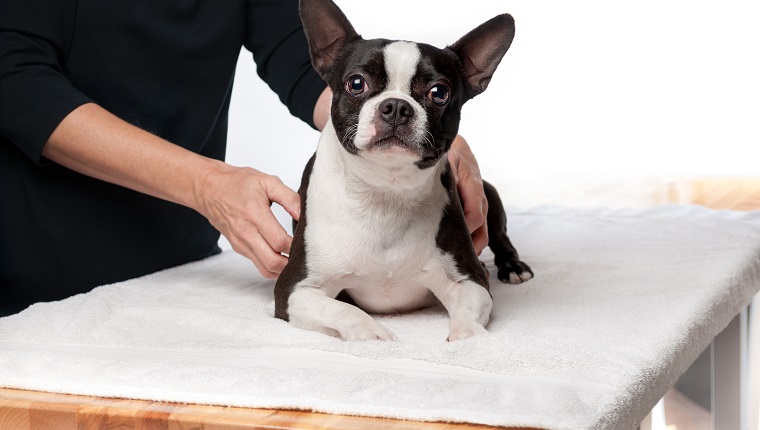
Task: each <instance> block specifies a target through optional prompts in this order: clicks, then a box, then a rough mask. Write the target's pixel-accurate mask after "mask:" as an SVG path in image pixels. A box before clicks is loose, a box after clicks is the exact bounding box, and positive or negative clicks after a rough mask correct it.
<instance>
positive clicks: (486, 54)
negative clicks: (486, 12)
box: [449, 13, 515, 98]
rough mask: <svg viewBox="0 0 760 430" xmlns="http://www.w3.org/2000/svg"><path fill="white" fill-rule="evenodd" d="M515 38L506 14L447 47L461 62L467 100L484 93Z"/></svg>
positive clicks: (509, 19) (510, 20) (513, 28)
mask: <svg viewBox="0 0 760 430" xmlns="http://www.w3.org/2000/svg"><path fill="white" fill-rule="evenodd" d="M514 37H515V20H514V19H513V18H512V16H511V15H509V14H506V13H505V14H502V15H499V16H497V17H494V18H491V19H490V20H488V21H486V22H485V23H483V24H481V25H480V26H478V27H477V28H476V29H474V30H472V31H471V32H469V33H467V34H466V35H465V36H464V37H462V38H461V39H459V40H458V41H456V43H454V44H453V45H451V46H449V49H451V50H452V51H454V52H455V53H456V54H457V56H459V60H460V61H461V62H462V67H463V72H464V77H465V80H466V82H465V83H466V84H467V87H468V90H469V91H468V93H469V94H468V96H469V97H468V98H472V97H475V96H476V95H478V94H480V93H482V92H483V91H485V90H486V88H487V87H488V83H489V82H490V81H491V77H492V76H493V74H494V72H495V71H496V67H497V66H498V65H499V63H500V62H501V59H502V58H503V57H504V54H506V53H507V50H508V49H509V46H510V45H511V44H512V39H514Z"/></svg>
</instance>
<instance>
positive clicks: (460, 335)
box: [446, 322, 488, 342]
mask: <svg viewBox="0 0 760 430" xmlns="http://www.w3.org/2000/svg"><path fill="white" fill-rule="evenodd" d="M483 334H488V330H486V329H485V327H483V326H482V325H480V324H478V323H476V322H469V323H461V324H452V325H451V328H450V330H449V337H447V338H446V342H453V341H455V340H461V339H467V338H470V337H473V336H479V335H483Z"/></svg>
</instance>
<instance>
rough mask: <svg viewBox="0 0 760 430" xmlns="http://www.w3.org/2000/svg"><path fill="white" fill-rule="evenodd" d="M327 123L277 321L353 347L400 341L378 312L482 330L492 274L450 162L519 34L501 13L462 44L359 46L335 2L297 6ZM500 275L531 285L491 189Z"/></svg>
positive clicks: (466, 332)
mask: <svg viewBox="0 0 760 430" xmlns="http://www.w3.org/2000/svg"><path fill="white" fill-rule="evenodd" d="M300 13H301V19H302V21H303V25H304V29H305V32H306V37H307V39H308V41H309V48H310V52H311V59H312V64H313V66H314V68H315V69H316V70H317V72H318V73H319V74H320V75H321V76H322V77H323V78H324V80H325V81H327V83H328V84H329V86H330V88H331V89H332V91H333V98H332V106H331V112H330V117H331V118H330V121H328V123H327V125H326V126H325V129H324V131H323V132H322V135H321V138H320V140H319V144H318V147H317V150H316V153H315V154H314V156H313V157H312V158H311V160H309V162H308V164H307V165H306V169H305V170H304V173H303V178H302V180H301V186H300V188H299V193H300V196H301V214H300V222H297V223H294V233H293V242H292V246H291V249H290V255H289V260H288V264H287V266H286V267H285V269H284V270H283V272H282V274H281V275H280V277H279V279H278V280H277V283H276V285H275V316H276V317H278V318H281V319H283V320H285V321H289V322H290V323H291V324H292V325H294V326H296V327H300V328H303V329H307V330H314V331H318V332H322V333H326V334H330V335H333V336H338V337H341V338H343V339H344V340H397V339H396V336H395V335H394V334H393V333H392V332H391V331H390V330H388V329H387V328H386V327H384V326H382V325H381V324H379V323H378V322H377V321H375V320H374V319H373V318H372V317H371V316H370V315H368V314H367V312H369V313H399V312H406V311H411V310H415V309H420V308H423V307H427V306H430V305H433V304H435V303H438V302H440V303H442V304H443V306H444V307H445V308H446V310H447V311H448V313H449V316H450V324H449V335H448V340H449V341H454V340H457V339H465V338H468V337H471V336H473V335H478V334H483V333H486V330H485V328H484V327H485V325H486V324H487V323H488V318H489V314H490V312H491V306H492V297H491V294H490V292H489V285H488V278H489V275H488V272H487V271H486V269H485V266H484V265H483V264H482V263H481V262H480V261H479V260H478V257H477V255H476V254H475V250H474V248H473V245H472V239H471V237H470V233H469V230H468V228H467V224H466V223H465V217H464V212H463V209H462V205H461V202H460V200H459V195H458V193H457V186H456V182H455V179H454V176H453V174H452V170H451V167H450V166H449V161H448V158H447V156H446V152H447V151H448V150H449V147H450V146H451V143H452V141H453V140H454V137H456V135H457V130H458V128H459V119H460V111H461V109H462V105H463V104H464V103H465V102H466V101H467V100H469V99H471V98H473V97H475V96H476V95H478V94H480V93H482V92H483V91H484V90H485V89H486V87H487V86H488V83H489V81H490V80H491V76H492V75H493V73H494V71H495V70H496V67H497V65H498V64H499V62H500V61H501V58H502V57H503V56H504V54H505V53H506V52H507V49H508V48H509V46H510V44H511V43H512V38H513V37H514V32H515V27H514V20H513V19H512V17H511V16H510V15H507V14H504V15H499V16H497V17H495V18H493V19H491V20H490V21H487V22H486V23H484V24H482V25H481V26H479V27H477V28H476V29H475V30H473V31H471V32H470V33H468V34H467V35H465V36H464V37H462V38H461V39H459V41H457V42H456V43H454V44H453V45H451V46H449V47H447V48H444V49H439V48H435V47H433V46H430V45H426V44H421V43H412V42H406V41H391V40H385V39H374V40H364V39H362V38H361V37H360V36H359V35H358V34H357V33H356V31H355V30H354V28H353V27H352V26H351V24H350V23H349V22H348V20H347V19H346V16H345V15H344V14H343V12H342V11H341V10H340V9H339V8H338V6H336V5H335V4H334V3H333V2H332V0H301V2H300ZM483 185H484V188H485V193H486V196H487V199H488V204H489V209H488V214H487V216H486V218H487V223H488V234H489V243H488V246H489V247H490V248H491V250H492V251H493V253H494V255H495V257H496V258H495V264H496V266H497V267H498V277H499V279H500V280H502V281H504V282H510V283H520V282H523V281H527V280H529V279H531V278H532V277H533V272H532V271H531V269H530V267H528V265H526V264H525V263H523V262H522V261H520V259H519V257H518V255H517V251H516V250H515V248H514V247H513V246H512V244H511V242H510V240H509V238H508V237H507V228H506V223H507V217H506V214H505V213H504V208H503V207H502V204H501V201H500V199H499V196H498V194H497V193H496V190H495V189H494V188H493V187H492V186H491V185H489V184H487V183H484V184H483Z"/></svg>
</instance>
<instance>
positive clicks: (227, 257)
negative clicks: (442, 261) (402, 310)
mask: <svg viewBox="0 0 760 430" xmlns="http://www.w3.org/2000/svg"><path fill="white" fill-rule="evenodd" d="M509 228H510V236H511V237H512V239H513V242H514V243H515V245H516V247H517V249H518V250H519V251H520V252H521V257H522V258H523V259H524V260H525V261H526V262H527V263H529V264H530V265H531V266H532V267H533V269H534V270H535V273H536V277H535V279H533V280H531V281H530V282H527V283H525V284H522V285H505V284H502V283H500V282H499V281H498V280H497V279H496V277H495V273H494V270H495V269H494V267H493V265H492V264H490V263H491V257H490V256H489V255H484V256H483V259H484V260H485V261H487V262H488V263H489V267H490V269H491V271H492V273H494V276H493V277H492V280H491V282H492V293H493V296H494V307H493V312H492V316H491V322H490V324H489V325H488V330H489V332H490V334H489V335H485V336H478V337H474V338H471V339H467V340H464V341H457V342H451V343H447V342H445V339H446V336H447V334H448V317H447V315H446V313H445V310H444V309H443V308H442V307H436V308H432V309H426V310H422V311H419V312H413V313H409V314H404V315H388V316H377V318H378V320H379V321H380V322H381V323H382V324H384V325H385V326H387V327H388V328H389V329H391V330H392V331H393V332H394V333H395V334H396V335H397V336H398V338H399V342H379V341H373V342H344V341H341V340H339V339H336V338H333V337H330V336H327V335H323V334H320V333H315V332H310V331H304V330H300V329H297V328H294V327H292V326H290V325H289V324H287V323H285V322H283V321H281V320H278V319H275V318H273V316H272V315H273V308H274V304H273V295H272V287H273V282H272V281H270V280H265V279H263V278H262V277H261V276H259V275H258V274H257V273H256V271H255V269H254V267H253V266H252V265H251V264H250V262H248V261H247V260H245V259H244V258H242V257H240V256H238V255H236V254H233V253H230V252H227V253H223V254H221V255H219V256H215V257H212V258H209V259H207V260H204V261H200V262H197V263H192V264H188V265H185V266H182V267H178V268H174V269H170V270H166V271H164V272H160V273H156V274H153V275H149V276H146V277H143V278H140V279H134V280H130V281H127V282H123V283H119V284H114V285H108V286H104V287H100V288H97V289H95V290H93V291H92V292H90V293H87V294H83V295H78V296H75V297H71V298H69V299H66V300H63V301H60V302H56V303H40V304H36V305H34V306H31V307H30V308H29V309H27V310H25V311H24V312H22V313H20V314H17V315H14V316H10V317H6V318H2V319H0V386H1V387H10V388H21V389H32V390H42V391H52V392H60V393H72V394H85V395H97V396H107V397H126V398H137V399H148V400H165V401H176V402H190V403H203V404H218V405H230V406H245V407H264V408H295V409H306V410H315V411H322V412H328V413H336V414H351V415H369V416H382V417H396V418H405V419H413V420H431V421H436V420H441V421H453V422H472V423H482V424H491V425H503V426H530V427H543V428H550V429H582V428H598V429H612V428H614V429H617V428H621V429H626V428H630V429H633V428H635V427H636V425H637V424H638V423H639V422H640V420H641V419H642V418H643V417H644V416H645V415H646V414H647V412H648V411H649V410H650V409H651V408H652V407H653V406H654V404H655V403H656V402H657V401H658V399H659V398H660V397H661V396H662V395H664V393H665V392H666V391H667V390H668V388H669V387H670V386H671V385H672V384H673V383H674V382H675V380H676V378H677V377H678V376H679V375H680V374H681V373H682V372H683V371H685V370H686V368H687V367H688V366H689V364H690V363H691V362H692V361H693V360H694V359H695V358H696V357H697V356H698V355H699V353H700V352H701V351H702V350H703V349H704V348H705V347H707V346H708V345H709V344H710V342H711V340H712V338H713V337H714V336H715V335H716V334H718V333H719V332H720V331H721V330H722V329H723V328H724V327H726V325H727V324H728V323H729V322H730V320H731V319H732V317H733V316H734V315H736V313H737V312H738V311H739V310H740V309H741V308H742V307H743V306H745V305H746V304H748V303H749V301H750V299H751V297H752V296H753V295H754V293H755V292H757V290H758V288H760V212H750V213H738V212H728V211H713V210H709V209H704V208H699V207H694V206H687V207H684V206H666V207H660V208H657V209H652V210H647V211H634V210H606V209H596V210H570V209H563V208H556V207H543V208H537V209H533V210H528V211H522V212H520V211H512V212H511V213H510V220H509Z"/></svg>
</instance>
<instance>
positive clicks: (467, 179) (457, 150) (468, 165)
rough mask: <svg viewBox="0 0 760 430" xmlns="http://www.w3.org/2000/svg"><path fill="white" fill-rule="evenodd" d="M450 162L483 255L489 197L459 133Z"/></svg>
mask: <svg viewBox="0 0 760 430" xmlns="http://www.w3.org/2000/svg"><path fill="white" fill-rule="evenodd" d="M449 163H450V164H451V170H452V172H453V173H454V178H455V179H456V181H457V190H458V191H459V197H460V198H461V199H462V206H463V207H464V219H465V221H466V222H467V227H468V228H469V230H470V234H471V235H472V245H473V247H474V248H475V253H476V254H478V255H480V253H481V252H483V249H484V248H485V247H486V245H488V226H487V224H486V215H487V214H488V200H487V199H486V194H485V192H484V191H483V178H481V177H480V168H479V167H478V162H477V160H475V155H473V154H472V151H471V150H470V146H469V145H468V144H467V142H466V141H465V140H464V138H463V137H462V136H459V135H457V137H456V138H455V139H454V142H452V144H451V149H449Z"/></svg>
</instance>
